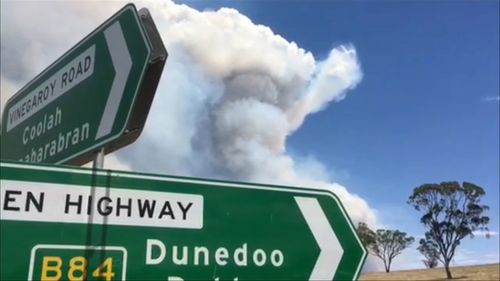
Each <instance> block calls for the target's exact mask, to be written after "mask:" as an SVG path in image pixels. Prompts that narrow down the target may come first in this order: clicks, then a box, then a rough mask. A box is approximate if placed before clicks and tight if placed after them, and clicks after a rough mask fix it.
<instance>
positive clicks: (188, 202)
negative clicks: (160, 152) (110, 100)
mask: <svg viewBox="0 0 500 281" xmlns="http://www.w3.org/2000/svg"><path fill="white" fill-rule="evenodd" d="M0 168H1V173H0V175H1V189H0V190H1V196H0V206H1V222H0V227H1V236H0V246H1V247H0V249H1V250H0V251H1V256H0V265H1V267H0V279H1V280H21V279H28V280H40V279H42V280H61V279H64V280H83V279H82V278H84V279H85V278H86V279H87V280H126V279H128V280H170V281H174V280H176V281H179V280H240V281H241V280H333V279H335V280H353V279H356V278H357V277H358V274H359V272H360V269H361V268H362V265H363V262H364V260H365V257H366V251H365V249H364V248H363V246H362V244H361V242H360V240H359V239H358V237H357V236H356V232H355V229H354V227H353V225H352V223H351V221H350V220H349V218H348V216H347V214H346V212H345V210H344V208H343V207H342V205H341V203H340V201H339V199H338V198H337V197H336V196H335V195H333V194H332V193H329V192H327V191H323V190H310V189H298V188H288V187H279V186H265V185H255V184H243V183H231V182H219V181H206V180H199V179H188V178H173V177H165V176H156V175H143V174H134V173H125V172H114V171H106V170H90V169H83V168H67V167H61V166H49V165H40V164H36V165H35V164H20V163H14V162H2V163H1V164H0Z"/></svg>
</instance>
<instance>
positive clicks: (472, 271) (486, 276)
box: [359, 264, 500, 281]
mask: <svg viewBox="0 0 500 281" xmlns="http://www.w3.org/2000/svg"><path fill="white" fill-rule="evenodd" d="M451 274H452V275H453V279H452V280H457V281H462V280H500V264H487V265H475V266H459V267H452V268H451ZM359 280H436V281H437V280H447V279H446V272H445V271H444V268H442V267H440V268H433V269H418V270H405V271H394V272H390V273H385V272H377V273H366V274H361V276H360V278H359Z"/></svg>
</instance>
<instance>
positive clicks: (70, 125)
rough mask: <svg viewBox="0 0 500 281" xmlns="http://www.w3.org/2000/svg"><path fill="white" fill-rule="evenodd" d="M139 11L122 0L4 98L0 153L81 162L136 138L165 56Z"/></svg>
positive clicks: (18, 157)
mask: <svg viewBox="0 0 500 281" xmlns="http://www.w3.org/2000/svg"><path fill="white" fill-rule="evenodd" d="M141 11H142V12H141V15H140V16H139V14H138V13H137V10H136V9H135V6H134V5H132V4H129V5H127V6H125V7H124V8H123V9H121V10H120V11H119V12H118V13H116V14H115V15H114V16H112V17H111V18H110V19H108V20H107V21H106V22H105V23H103V24H102V25H101V26H99V27H98V28H97V29H96V30H94V31H93V32H92V33H90V34H89V35H88V36H87V37H85V38H84V39H83V40H82V41H81V42H80V43H78V44H77V45H76V46H74V47H73V48H72V49H71V50H69V51H68V52H67V53H65V54H64V55H63V56H62V57H60V58H59V59H58V60H57V61H55V62H54V63H53V64H52V65H50V66H49V67H48V68H47V69H45V70H44V71H43V72H42V73H41V74H39V75H38V76H37V77H35V78H34V79H33V80H32V81H31V82H29V83H28V84H27V85H26V86H25V87H24V88H22V89H21V90H20V91H19V92H18V93H17V94H16V95H15V96H14V97H12V98H11V99H10V100H9V101H8V102H7V104H6V106H5V108H4V115H3V118H2V130H3V132H2V143H1V158H2V159H13V160H19V161H25V162H44V163H57V164H59V163H70V164H83V163H85V162H88V161H89V160H91V159H92V155H91V154H92V152H93V151H95V150H96V149H98V148H100V147H105V150H106V153H108V152H111V151H112V150H115V149H117V148H119V147H121V146H123V145H125V144H128V143H130V142H132V141H133V140H135V139H136V138H137V136H138V135H139V133H140V131H141V130H142V126H143V124H144V121H145V119H146V116H147V113H148V111H149V106H150V104H151V101H152V98H153V95H154V91H155V90H156V86H157V84H158V80H159V78H160V75H161V71H162V69H163V65H164V63H165V60H166V56H167V53H166V50H165V48H164V46H163V43H162V42H161V39H159V38H160V36H159V35H158V32H157V31H156V28H155V26H154V23H153V22H152V19H151V17H150V16H149V14H148V12H147V10H141ZM68 24H69V23H68Z"/></svg>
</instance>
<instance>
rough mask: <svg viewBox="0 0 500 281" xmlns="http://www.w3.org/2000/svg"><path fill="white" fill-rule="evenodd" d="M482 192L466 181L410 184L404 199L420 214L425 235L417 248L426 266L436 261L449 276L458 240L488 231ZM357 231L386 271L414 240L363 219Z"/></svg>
mask: <svg viewBox="0 0 500 281" xmlns="http://www.w3.org/2000/svg"><path fill="white" fill-rule="evenodd" d="M484 194H485V191H484V189H483V188H482V187H480V186H477V185H475V184H472V183H469V182H463V183H462V184H459V183H458V182H456V181H453V182H442V183H439V184H423V185H420V186H418V187H416V188H414V190H413V193H412V194H411V195H410V197H409V198H408V201H407V203H408V204H409V205H410V206H412V207H413V208H414V209H415V210H416V211H418V212H420V213H421V214H422V216H421V217H420V223H422V225H423V226H424V229H425V233H424V237H425V238H422V239H420V241H419V246H418V247H417V250H418V251H419V252H420V253H421V254H422V255H423V257H424V259H423V263H424V264H425V266H426V267H427V268H434V267H436V266H437V265H438V263H439V262H440V263H441V264H442V265H443V266H444V269H445V271H446V277H447V278H448V279H452V274H451V271H450V262H451V260H452V259H453V257H454V255H455V252H456V250H457V248H458V246H460V242H461V241H462V240H463V239H464V238H465V237H473V236H474V231H478V230H479V231H488V228H487V225H488V222H489V217H488V216H485V215H483V212H485V211H487V210H488V209H489V207H488V206H487V205H484V204H481V198H482V197H483V196H484ZM357 232H358V235H359V237H360V239H361V241H362V242H363V244H364V245H365V247H366V249H367V250H368V252H369V253H370V254H372V255H374V256H376V257H378V258H379V259H381V260H382V261H383V263H384V267H385V271H386V272H390V269H391V264H392V262H393V260H394V258H395V257H396V256H398V255H399V254H401V252H402V251H403V250H404V249H406V248H408V247H409V246H410V245H411V244H412V243H413V242H414V241H415V238H414V237H412V236H409V235H408V234H407V233H405V232H402V231H399V230H391V229H377V230H376V231H373V230H371V229H370V228H369V227H368V225H367V224H366V223H364V222H360V223H359V224H358V227H357ZM487 237H488V236H487Z"/></svg>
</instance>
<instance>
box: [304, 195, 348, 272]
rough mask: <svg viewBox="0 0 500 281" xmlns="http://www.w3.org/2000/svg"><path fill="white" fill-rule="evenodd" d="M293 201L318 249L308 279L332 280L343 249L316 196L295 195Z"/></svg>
mask: <svg viewBox="0 0 500 281" xmlns="http://www.w3.org/2000/svg"><path fill="white" fill-rule="evenodd" d="M295 202H297V205H298V206H299V209H300V212H301V213H302V215H303V216H304V219H305V220H306V222H307V225H308V226H309V229H311V232H312V234H313V235H314V239H316V242H317V243H318V246H319V249H320V253H319V256H318V259H317V260H316V264H315V265H314V269H313V271H312V273H311V276H310V277H309V280H333V277H334V276H335V272H336V271H337V267H338V266H339V263H340V260H341V259H342V255H343V254H344V249H342V246H341V245H340V243H339V240H338V238H337V236H336V235H335V232H333V229H332V226H331V225H330V223H329V222H328V219H327V218H326V216H325V213H324V212H323V209H321V206H320V205H319V202H318V200H317V199H316V198H310V197H295Z"/></svg>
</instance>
